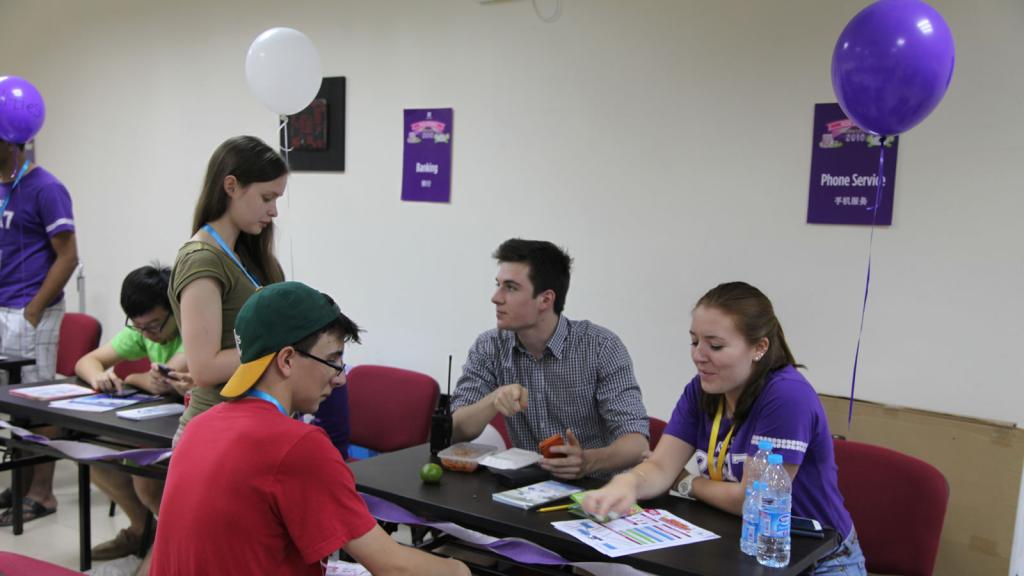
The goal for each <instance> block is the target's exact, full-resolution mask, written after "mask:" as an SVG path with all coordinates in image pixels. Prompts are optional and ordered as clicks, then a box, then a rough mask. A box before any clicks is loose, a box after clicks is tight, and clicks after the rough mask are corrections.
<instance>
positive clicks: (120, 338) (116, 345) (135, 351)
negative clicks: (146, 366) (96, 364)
mask: <svg viewBox="0 0 1024 576" xmlns="http://www.w3.org/2000/svg"><path fill="white" fill-rule="evenodd" d="M143 338H145V337H144V336H143V335H142V334H141V333H139V332H136V331H135V330H132V329H131V328H128V327H125V328H122V329H121V331H120V332H118V333H117V336H114V339H113V340H111V341H110V347H111V348H113V349H114V352H117V355H118V356H120V357H121V359H122V360H138V359H139V358H145V357H146V343H145V342H143Z"/></svg>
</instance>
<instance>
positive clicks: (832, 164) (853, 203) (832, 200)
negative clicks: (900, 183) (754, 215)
mask: <svg viewBox="0 0 1024 576" xmlns="http://www.w3.org/2000/svg"><path fill="white" fill-rule="evenodd" d="M898 147H899V138H898V137H896V136H885V137H882V136H875V135H873V134H869V133H867V132H864V131H863V130H861V129H860V128H858V127H857V126H855V125H854V124H853V122H852V121H851V120H850V119H848V118H847V117H846V115H845V114H843V110H842V109H841V108H840V107H839V105H838V104H815V105H814V136H813V146H812V151H811V186H810V195H809V197H808V201H807V222H808V223H811V224H869V225H870V224H871V222H872V218H874V214H873V212H874V210H875V208H876V207H875V199H876V195H877V192H878V156H879V153H880V151H881V149H883V148H884V150H885V166H884V168H883V169H884V172H885V174H884V175H883V179H882V195H881V197H880V198H878V207H877V209H878V216H877V219H875V221H874V222H875V224H876V225H878V226H888V225H890V224H892V202H893V197H894V190H895V188H896V153H897V149H898Z"/></svg>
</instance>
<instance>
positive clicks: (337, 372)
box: [295, 348, 345, 378]
mask: <svg viewBox="0 0 1024 576" xmlns="http://www.w3.org/2000/svg"><path fill="white" fill-rule="evenodd" d="M295 351H296V352H298V353H299V354H301V355H302V356H305V357H306V358H309V359H310V360H316V361H317V362H319V363H321V364H323V365H324V366H329V367H331V368H334V370H335V372H334V375H333V376H331V378H337V377H338V376H340V375H341V373H342V372H344V371H345V363H344V362H342V363H341V364H335V363H334V362H328V361H327V360H324V359H323V358H320V357H319V356H314V355H312V354H310V353H309V352H306V351H303V350H299V349H298V348H296V349H295Z"/></svg>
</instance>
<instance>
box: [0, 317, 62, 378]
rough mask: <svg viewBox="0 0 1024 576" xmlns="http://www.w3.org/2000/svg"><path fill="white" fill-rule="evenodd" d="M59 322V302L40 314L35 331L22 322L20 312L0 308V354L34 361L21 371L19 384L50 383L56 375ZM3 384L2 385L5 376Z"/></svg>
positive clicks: (29, 325) (25, 322)
mask: <svg viewBox="0 0 1024 576" xmlns="http://www.w3.org/2000/svg"><path fill="white" fill-rule="evenodd" d="M63 319H64V301H63V300H61V301H60V302H58V303H56V304H54V305H53V306H50V307H49V308H47V309H46V310H44V311H43V316H42V318H40V320H39V325H38V326H35V327H33V326H32V325H31V324H29V323H28V320H25V309H24V308H4V307H0V354H13V355H15V356H27V357H29V358H35V359H36V363H35V365H33V366H24V367H22V369H21V381H22V382H25V383H27V382H41V381H44V380H53V378H54V375H55V374H56V373H57V341H58V340H59V338H60V323H61V321H62V320H63ZM69 376H70V374H69ZM4 380H5V382H6V374H4Z"/></svg>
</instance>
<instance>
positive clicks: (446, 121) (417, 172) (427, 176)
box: [402, 108, 452, 202]
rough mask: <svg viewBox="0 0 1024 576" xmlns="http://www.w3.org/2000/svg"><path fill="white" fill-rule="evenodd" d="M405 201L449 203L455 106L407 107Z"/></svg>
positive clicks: (403, 132) (403, 187)
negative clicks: (418, 108)
mask: <svg viewBox="0 0 1024 576" xmlns="http://www.w3.org/2000/svg"><path fill="white" fill-rule="evenodd" d="M402 138H403V139H404V140H405V155H404V158H403V160H402V200H407V201H415V202H449V201H450V199H451V187H452V109H451V108H432V109H424V110H406V111H405V123H404V124H403V125H402Z"/></svg>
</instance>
